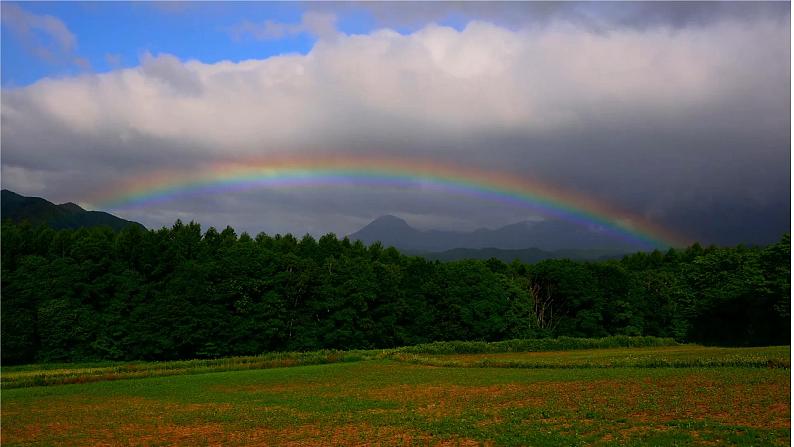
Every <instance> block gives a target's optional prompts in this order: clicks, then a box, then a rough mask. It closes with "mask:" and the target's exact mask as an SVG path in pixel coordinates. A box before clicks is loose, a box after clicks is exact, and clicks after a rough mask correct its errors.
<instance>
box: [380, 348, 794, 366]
mask: <svg viewBox="0 0 794 447" xmlns="http://www.w3.org/2000/svg"><path fill="white" fill-rule="evenodd" d="M790 354H791V350H790V348H789V347H788V346H771V347H764V348H715V347H704V346H696V345H680V346H662V347H655V348H610V349H597V350H581V351H566V352H511V353H498V354H490V353H486V354H453V355H426V354H425V355H423V354H409V353H403V352H397V353H393V354H392V355H391V358H393V359H395V360H398V361H402V362H408V363H415V364H419V365H428V366H442V367H455V368H696V367H699V368H718V367H726V366H735V367H748V368H789V367H790V365H791V361H790Z"/></svg>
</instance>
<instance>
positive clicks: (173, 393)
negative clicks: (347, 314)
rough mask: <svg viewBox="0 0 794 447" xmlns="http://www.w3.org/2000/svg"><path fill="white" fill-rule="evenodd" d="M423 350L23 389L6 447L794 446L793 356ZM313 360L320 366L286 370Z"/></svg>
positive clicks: (11, 404) (14, 374)
mask: <svg viewBox="0 0 794 447" xmlns="http://www.w3.org/2000/svg"><path fill="white" fill-rule="evenodd" d="M442 346H443V345H442ZM421 350H424V351H426V353H420V352H413V353H406V352H404V351H405V350H391V351H358V353H357V354H353V353H348V354H341V353H338V352H337V353H336V354H334V355H333V356H331V353H325V354H321V353H313V354H293V355H292V357H289V355H286V354H284V355H282V359H287V358H292V360H291V361H289V362H287V361H286V360H284V362H286V363H281V364H279V363H278V362H275V361H273V362H271V363H270V364H266V362H261V363H260V364H258V365H256V366H255V365H254V363H253V362H247V363H246V362H242V361H241V360H240V359H236V360H235V359H225V360H224V361H225V362H226V364H227V366H228V365H232V364H243V363H245V364H246V365H248V366H247V367H250V368H254V367H257V368H268V369H247V370H238V371H224V372H206V373H200V372H202V371H201V370H199V369H195V368H194V369H192V370H191V369H190V368H187V367H186V365H187V364H189V363H190V362H182V364H183V365H182V366H183V368H182V369H181V370H180V369H178V368H172V369H171V371H172V372H171V374H179V375H170V376H164V377H148V378H129V379H126V380H121V379H125V377H112V376H111V375H108V374H109V373H108V371H104V372H103V374H105V376H102V377H100V378H96V377H95V378H94V379H92V380H101V381H97V382H93V383H77V384H67V385H50V386H32V385H33V384H32V383H25V382H17V384H16V385H17V386H22V387H21V388H13V389H4V390H3V394H2V397H3V401H2V442H3V444H4V445H172V444H179V445H292V446H300V445H541V446H546V445H548V446H557V445H559V446H569V445H618V444H619V445H726V444H728V445H730V444H735V445H788V444H789V443H790V435H789V427H790V399H789V395H790V366H789V365H790V363H789V357H790V349H789V347H770V348H707V347H701V346H694V345H681V346H660V347H631V348H608V349H587V350H569V351H551V352H503V353H484V354H431V353H427V352H430V351H433V350H434V349H430V348H427V349H414V351H421ZM435 350H439V349H435ZM301 355H302V356H304V357H300V356H301ZM323 355H325V356H326V357H325V358H324V359H325V360H322V361H321V359H322V358H323V357H322V356H323ZM301 359H303V360H301ZM271 360H273V359H271ZM652 360H653V361H652ZM303 361H305V362H308V363H312V362H314V363H324V364H314V365H305V366H292V367H283V365H285V364H294V365H300V364H301V362H303ZM194 362H205V364H203V365H204V367H206V366H207V364H206V362H212V361H201V360H199V361H194ZM214 362H221V361H220V360H216V361H214ZM330 362H337V363H330ZM434 362H435V363H434ZM488 362H495V363H494V366H498V367H490V366H489V364H488ZM665 362H667V363H666V364H665ZM172 363H174V364H176V363H177V362H172ZM218 364H220V363H218ZM438 364H444V365H446V366H436V365H438ZM135 365H137V370H138V371H145V370H147V369H146V367H147V366H148V367H149V369H148V370H149V371H156V370H157V368H160V370H163V368H162V366H163V364H162V363H161V364H156V363H150V364H146V363H136V364H135ZM197 365H199V363H195V364H193V365H192V366H197ZM665 365H666V366H665ZM228 367H229V368H231V366H228ZM96 368H100V369H101V368H115V369H116V370H119V371H121V370H123V365H122V364H115V365H74V366H73V367H72V368H71V376H70V377H79V376H80V374H79V371H80V370H82V371H83V373H84V374H85V375H86V376H91V375H92V374H93V372H92V371H94V370H95V369H96ZM128 368H129V369H133V368H132V367H128ZM68 370H70V369H69V367H67V366H66V365H60V366H58V367H56V368H54V369H38V370H37V369H36V367H35V366H27V367H15V368H6V369H4V370H3V381H4V387H9V386H13V385H11V384H12V383H14V382H13V380H12V379H15V378H16V380H21V378H22V377H25V376H26V375H30V374H34V373H35V374H39V375H43V374H45V373H47V372H48V371H49V372H50V373H52V372H53V371H61V373H60V374H64V372H63V371H68ZM174 371H178V372H174ZM111 379H120V380H111Z"/></svg>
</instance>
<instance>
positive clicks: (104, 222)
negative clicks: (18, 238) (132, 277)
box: [0, 189, 144, 230]
mask: <svg viewBox="0 0 794 447" xmlns="http://www.w3.org/2000/svg"><path fill="white" fill-rule="evenodd" d="M0 204H2V209H1V210H0V213H2V219H3V220H12V221H14V222H24V221H27V222H29V223H31V224H46V225H49V226H51V227H53V228H58V229H61V228H83V227H103V226H104V227H110V228H112V229H114V230H120V229H122V228H124V227H127V226H130V225H136V226H139V227H141V228H144V227H143V225H141V224H139V223H137V222H132V221H129V220H125V219H122V218H119V217H116V216H114V215H112V214H109V213H105V212H102V211H87V210H84V209H83V208H81V207H80V206H78V205H76V204H74V203H71V202H67V203H63V204H60V205H56V204H54V203H52V202H49V201H47V200H45V199H42V198H41V197H26V196H23V195H20V194H17V193H15V192H13V191H9V190H7V189H4V190H2V197H0Z"/></svg>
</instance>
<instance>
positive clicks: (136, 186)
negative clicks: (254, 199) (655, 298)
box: [87, 155, 689, 247]
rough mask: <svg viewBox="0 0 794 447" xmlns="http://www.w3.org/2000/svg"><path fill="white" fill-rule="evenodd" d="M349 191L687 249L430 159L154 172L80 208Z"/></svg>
mask: <svg viewBox="0 0 794 447" xmlns="http://www.w3.org/2000/svg"><path fill="white" fill-rule="evenodd" d="M350 184H353V185H361V186H376V187H399V188H409V189H416V188H428V189H433V190H440V191H444V192H446V193H449V194H454V195H460V196H465V197H474V198H479V199H484V200H489V201H498V202H501V203H504V204H506V205H509V206H519V207H523V208H527V209H531V210H534V211H536V212H540V213H541V214H543V215H546V216H550V217H551V216H553V217H556V218H561V219H565V220H567V221H570V222H574V223H577V224H580V225H583V226H589V227H595V228H599V229H601V230H603V231H605V232H607V233H608V234H610V235H612V236H614V237H617V238H620V239H623V240H626V241H631V242H634V243H640V244H642V245H644V246H648V247H665V246H672V247H678V246H684V245H686V244H687V243H688V242H689V241H688V240H686V239H685V238H683V237H681V236H680V235H678V234H675V233H674V232H671V231H669V230H667V229H665V228H663V227H661V226H660V225H658V224H655V223H653V222H651V221H649V220H648V219H645V218H643V217H641V216H639V215H636V214H632V213H629V212H627V211H624V210H619V209H617V208H615V207H613V206H611V205H609V204H607V203H605V202H602V201H596V200H593V199H591V198H588V197H585V196H583V195H581V194H573V193H571V192H569V191H565V190H563V189H562V188H559V187H556V186H553V185H550V184H547V183H542V182H539V181H537V180H534V179H530V178H524V177H518V176H515V175H510V174H506V173H504V172H497V171H488V170H483V169H474V168H468V167H464V166H455V165H452V164H449V163H443V164H442V163H438V162H434V161H431V160H416V159H414V160H405V159H395V158H384V157H373V156H360V155H355V156H352V155H344V156H341V155H335V156H327V155H326V156H323V155H319V156H311V157H305V156H304V157H269V158H268V159H258V160H245V161H242V162H232V163H218V164H212V165H209V166H207V167H205V168H203V169H198V170H193V171H190V172H186V171H173V170H171V171H168V170H166V171H159V172H154V173H152V174H150V175H147V176H145V177H139V178H135V179H131V180H129V181H125V182H122V183H120V184H118V185H116V186H115V187H112V188H110V189H108V190H106V192H104V193H102V194H100V195H97V196H95V197H92V198H89V200H88V201H87V205H88V206H90V207H93V208H95V209H111V210H118V209H124V208H132V207H140V206H146V205H149V204H153V203H157V202H163V201H168V200H172V199H174V198H175V197H180V196H186V195H197V194H216V193H219V192H225V191H240V190H250V189H257V188H284V187H291V188H295V187H307V186H308V187H316V186H334V185H350Z"/></svg>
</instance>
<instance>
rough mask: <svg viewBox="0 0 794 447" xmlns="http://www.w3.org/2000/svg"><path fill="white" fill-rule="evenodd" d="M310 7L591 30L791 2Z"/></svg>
mask: <svg viewBox="0 0 794 447" xmlns="http://www.w3.org/2000/svg"><path fill="white" fill-rule="evenodd" d="M306 8H309V9H319V10H324V11H332V12H337V13H340V14H343V13H345V12H348V11H351V10H356V9H364V10H367V11H369V12H370V13H371V14H372V15H373V16H374V17H375V19H376V21H377V23H378V24H379V25H380V26H384V27H397V28H418V27H422V26H424V25H425V24H427V23H428V22H446V21H458V22H461V21H462V22H466V21H468V20H472V19H476V20H486V21H491V22H495V23H498V24H500V25H504V26H508V27H512V28H516V27H527V26H531V27H544V26H548V25H550V24H554V23H568V24H571V25H574V26H577V27H579V28H582V29H586V30H589V31H591V32H609V31H610V30H619V29H621V28H631V29H637V30H642V29H647V28H651V27H669V28H684V27H690V26H707V25H710V24H713V23H715V22H718V21H724V20H741V21H747V20H757V19H772V18H778V19H780V20H785V18H786V17H787V16H788V14H789V12H790V5H789V3H788V2H713V1H707V2H697V1H688V2H681V1H675V2H664V1H658V2H657V1H652V2H622V1H620V2H608V1H605V2H575V1H574V2H556V1H554V2H543V1H539V2H369V3H357V2H323V3H306Z"/></svg>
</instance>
